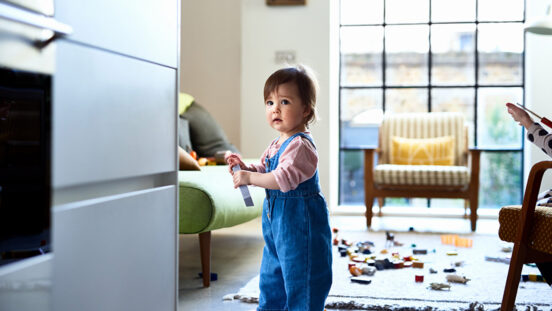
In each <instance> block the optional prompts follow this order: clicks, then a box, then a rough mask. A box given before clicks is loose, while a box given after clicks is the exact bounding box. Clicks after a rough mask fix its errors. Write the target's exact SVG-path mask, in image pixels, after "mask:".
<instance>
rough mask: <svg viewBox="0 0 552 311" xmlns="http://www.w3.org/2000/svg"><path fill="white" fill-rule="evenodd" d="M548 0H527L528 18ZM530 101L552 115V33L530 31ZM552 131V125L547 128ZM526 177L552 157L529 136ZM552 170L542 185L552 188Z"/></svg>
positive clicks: (537, 109)
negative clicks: (542, 162) (532, 32)
mask: <svg viewBox="0 0 552 311" xmlns="http://www.w3.org/2000/svg"><path fill="white" fill-rule="evenodd" d="M549 3H550V2H549V1H547V0H527V1H526V5H527V8H526V20H527V21H528V22H529V23H530V22H531V21H532V20H534V19H536V18H539V17H542V16H543V15H544V14H545V12H546V6H547V4H549ZM525 49H526V50H525V53H526V58H525V62H526V63H525V66H526V67H525V69H526V92H527V94H526V95H527V96H526V105H527V107H529V109H531V110H533V111H535V112H536V113H537V114H539V115H540V116H544V117H547V118H548V119H552V84H551V83H550V80H551V79H552V57H551V55H552V36H543V35H536V34H531V33H527V35H526V45H525ZM547 130H549V131H550V129H548V128H547ZM525 142H526V148H525V149H526V150H525V181H527V175H528V174H529V170H530V169H531V165H532V164H535V163H537V162H539V161H543V160H550V157H549V156H547V155H546V154H544V153H543V152H542V151H541V150H540V149H539V148H537V147H535V145H533V144H532V143H531V142H529V141H528V140H525ZM551 175H552V174H550V173H548V174H546V175H545V177H544V180H543V183H542V188H543V189H550V188H552V176H551Z"/></svg>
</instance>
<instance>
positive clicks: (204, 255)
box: [199, 231, 211, 287]
mask: <svg viewBox="0 0 552 311" xmlns="http://www.w3.org/2000/svg"><path fill="white" fill-rule="evenodd" d="M199 252H200V257H201V273H202V274H203V287H209V285H210V284H211V231H207V232H203V233H200V234H199Z"/></svg>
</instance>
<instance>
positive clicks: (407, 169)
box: [374, 164, 470, 186]
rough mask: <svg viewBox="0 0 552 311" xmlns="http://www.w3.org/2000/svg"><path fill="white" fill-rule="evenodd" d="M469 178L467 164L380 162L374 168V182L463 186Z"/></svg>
mask: <svg viewBox="0 0 552 311" xmlns="http://www.w3.org/2000/svg"><path fill="white" fill-rule="evenodd" d="M469 180H470V172H469V169H468V167H467V166H441V165H394V164H380V165H377V166H376V168H375V170H374V183H375V184H386V185H439V186H441V185H442V186H463V185H467V184H468V183H469Z"/></svg>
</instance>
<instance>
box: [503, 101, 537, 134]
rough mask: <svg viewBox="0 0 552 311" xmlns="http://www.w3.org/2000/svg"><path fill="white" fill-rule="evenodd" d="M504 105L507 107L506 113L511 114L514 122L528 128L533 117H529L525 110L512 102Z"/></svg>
mask: <svg viewBox="0 0 552 311" xmlns="http://www.w3.org/2000/svg"><path fill="white" fill-rule="evenodd" d="M506 107H507V108H508V113H509V114H510V115H512V118H513V119H514V120H515V121H516V122H518V123H519V125H521V126H524V127H525V128H526V129H529V127H530V126H531V124H533V119H531V117H530V116H529V114H528V113H527V112H526V111H525V110H523V109H521V108H519V107H518V106H516V105H514V104H512V103H507V104H506Z"/></svg>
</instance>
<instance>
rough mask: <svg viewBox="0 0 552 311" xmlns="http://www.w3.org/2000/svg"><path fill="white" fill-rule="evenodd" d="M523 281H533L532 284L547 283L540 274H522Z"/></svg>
mask: <svg viewBox="0 0 552 311" xmlns="http://www.w3.org/2000/svg"><path fill="white" fill-rule="evenodd" d="M521 280H522V281H523V282H527V281H531V282H546V280H545V279H544V278H543V277H542V275H540V274H522V275H521Z"/></svg>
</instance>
